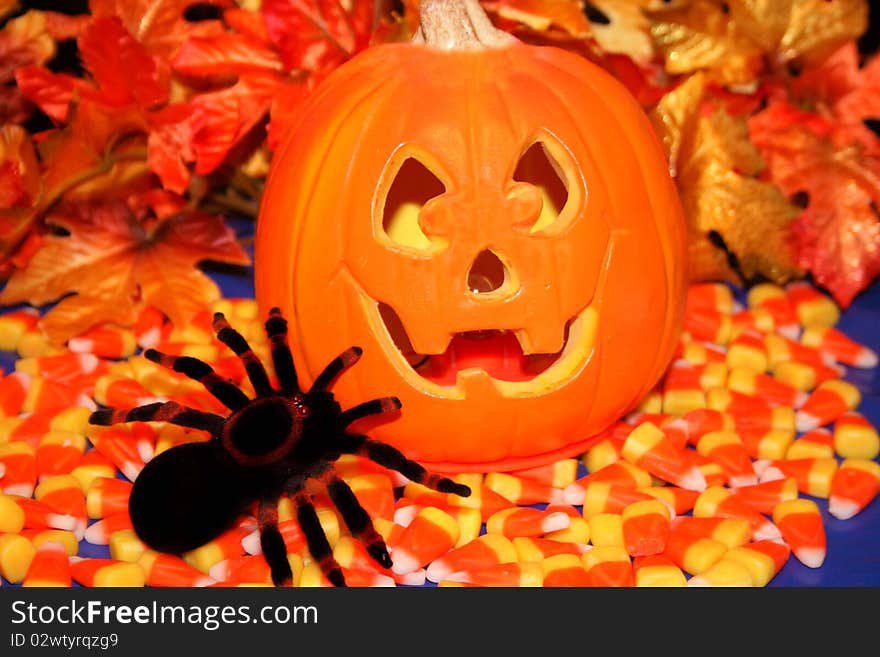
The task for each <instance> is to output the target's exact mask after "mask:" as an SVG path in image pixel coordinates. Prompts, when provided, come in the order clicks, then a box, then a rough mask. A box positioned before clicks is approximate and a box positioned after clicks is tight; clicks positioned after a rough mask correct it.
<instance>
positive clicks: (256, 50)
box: [172, 32, 282, 77]
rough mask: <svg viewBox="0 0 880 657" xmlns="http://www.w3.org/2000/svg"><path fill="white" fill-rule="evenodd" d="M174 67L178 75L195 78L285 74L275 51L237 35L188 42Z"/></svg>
mask: <svg viewBox="0 0 880 657" xmlns="http://www.w3.org/2000/svg"><path fill="white" fill-rule="evenodd" d="M172 66H173V67H174V70H175V72H177V73H182V74H183V75H192V76H196V77H202V76H205V77H206V76H223V75H229V74H230V73H234V74H240V73H249V72H254V71H266V70H268V71H279V72H280V71H281V70H282V65H281V60H280V58H279V57H278V55H277V54H276V53H275V51H274V50H272V49H271V48H269V47H268V46H266V45H264V44H263V43H260V42H258V41H256V40H254V39H253V38H250V37H247V36H245V35H242V34H236V33H234V32H227V33H225V34H223V35H222V36H220V37H210V38H199V37H194V38H192V39H189V40H188V41H186V42H185V43H184V44H183V45H181V46H180V49H179V50H178V51H177V55H175V57H174V59H173V60H172Z"/></svg>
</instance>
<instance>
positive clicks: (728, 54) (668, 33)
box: [651, 0, 763, 84]
mask: <svg viewBox="0 0 880 657" xmlns="http://www.w3.org/2000/svg"><path fill="white" fill-rule="evenodd" d="M654 18H655V22H654V23H653V24H652V26H651V34H652V35H653V37H654V40H655V43H656V45H657V48H658V49H659V50H660V52H661V53H662V55H663V56H664V58H665V61H666V70H667V71H668V72H669V73H671V74H672V75H681V74H687V73H693V72H695V71H700V70H710V71H713V72H714V73H715V74H716V75H717V77H718V79H719V80H720V81H721V82H723V83H724V84H745V83H748V82H750V81H752V80H754V78H755V76H756V75H757V74H758V72H759V71H760V70H761V68H762V66H763V62H762V52H761V48H760V47H759V46H758V45H757V44H756V43H754V42H753V41H752V40H750V39H749V38H748V37H747V36H746V35H744V34H742V33H740V32H738V31H737V30H736V29H735V26H734V25H733V24H732V23H731V21H730V17H729V15H728V13H726V12H725V11H724V10H723V9H722V7H721V6H720V3H718V2H714V1H712V0H697V1H696V2H694V3H693V4H692V5H691V6H690V7H687V8H686V9H680V10H675V11H664V12H661V13H658V14H656V15H654Z"/></svg>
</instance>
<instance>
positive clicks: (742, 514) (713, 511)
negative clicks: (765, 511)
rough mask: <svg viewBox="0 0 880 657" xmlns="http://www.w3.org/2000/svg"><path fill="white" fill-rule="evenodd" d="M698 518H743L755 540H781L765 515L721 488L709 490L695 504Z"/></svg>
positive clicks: (775, 528)
mask: <svg viewBox="0 0 880 657" xmlns="http://www.w3.org/2000/svg"><path fill="white" fill-rule="evenodd" d="M694 516H695V517H697V518H712V517H718V518H742V519H743V520H746V521H748V523H749V524H750V525H751V527H752V534H753V536H754V538H755V540H758V541H760V540H762V539H768V540H776V539H779V538H781V535H780V533H779V529H778V528H777V527H776V526H775V525H774V524H773V523H771V522H770V521H769V520H767V518H765V517H764V516H763V515H761V514H760V513H758V512H757V511H755V510H754V509H753V508H752V507H750V506H749V505H748V504H747V503H746V502H745V501H743V500H742V499H740V498H738V497H736V496H735V495H734V494H733V492H732V491H730V490H727V489H726V488H723V487H721V486H712V487H711V488H707V489H706V490H705V491H704V492H703V493H702V494H701V495H700V497H699V498H697V502H696V504H694Z"/></svg>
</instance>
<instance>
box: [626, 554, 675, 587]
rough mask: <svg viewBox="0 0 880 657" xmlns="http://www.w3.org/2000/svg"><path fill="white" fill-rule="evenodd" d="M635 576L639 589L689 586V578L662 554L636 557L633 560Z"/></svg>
mask: <svg viewBox="0 0 880 657" xmlns="http://www.w3.org/2000/svg"><path fill="white" fill-rule="evenodd" d="M633 574H634V575H635V585H636V586H638V587H649V588H657V587H673V586H687V578H686V577H685V575H684V573H683V572H682V571H681V568H679V567H678V566H676V565H675V563H673V561H672V559H670V558H669V557H667V556H665V555H662V554H652V555H649V556H645V557H636V558H635V559H634V560H633Z"/></svg>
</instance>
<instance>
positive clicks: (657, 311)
mask: <svg viewBox="0 0 880 657" xmlns="http://www.w3.org/2000/svg"><path fill="white" fill-rule="evenodd" d="M684 267H685V229H684V219H683V216H682V211H681V207H680V204H679V201H678V197H677V195H676V191H675V188H674V186H673V183H672V181H671V179H670V177H669V173H668V168H667V163H666V160H665V157H664V155H663V152H662V149H661V147H660V145H659V143H658V141H657V139H656V137H655V134H654V133H653V132H652V128H651V127H650V124H649V122H648V120H647V118H646V117H645V115H644V113H643V111H642V109H641V107H640V106H639V105H638V104H637V103H636V102H635V100H634V99H633V98H632V97H631V95H630V94H629V93H628V92H627V90H626V89H625V88H624V87H623V86H622V85H621V84H620V83H619V82H618V81H617V80H615V79H614V78H613V77H612V76H611V75H609V74H608V73H606V72H605V71H604V70H602V69H601V68H599V67H598V66H595V65H593V64H591V63H590V62H588V61H586V60H584V59H583V58H581V57H578V56H577V55H574V54H571V53H569V52H566V51H563V50H561V49H557V48H552V47H536V46H530V45H526V44H524V43H522V42H520V41H519V40H517V39H515V38H514V37H512V36H511V35H510V34H508V33H506V32H503V31H501V30H497V29H496V28H495V27H494V26H493V25H492V24H491V22H490V21H489V19H488V18H487V16H486V15H485V14H484V13H483V11H482V9H481V8H480V6H479V3H478V2H477V1H476V0H436V1H433V0H428V1H423V2H422V8H421V29H420V32H419V34H418V35H417V36H416V38H415V39H414V40H413V42H412V43H397V44H385V45H381V46H377V47H375V48H372V49H368V50H366V51H364V52H363V53H361V54H360V55H358V56H357V57H355V58H353V59H352V60H350V61H349V62H348V63H346V64H345V65H343V66H342V67H340V68H339V69H337V70H336V71H335V72H334V73H333V74H332V75H331V76H330V77H329V78H328V79H327V80H325V81H324V82H323V83H322V85H321V86H320V87H319V88H318V89H317V90H316V91H315V92H314V93H313V95H312V96H310V98H309V99H308V100H307V101H306V103H305V104H304V106H303V108H302V110H301V111H300V113H299V115H298V121H297V123H295V124H294V125H293V126H292V127H291V129H290V132H289V133H288V136H287V139H286V141H285V143H284V144H283V146H282V148H280V149H279V151H278V152H277V153H276V154H275V157H274V160H273V162H272V166H271V171H270V175H269V178H268V180H267V184H266V188H265V194H264V198H263V202H262V207H261V213H260V216H259V219H258V230H257V238H256V254H255V271H256V293H257V299H258V301H259V303H260V304H261V306H262V307H263V310H264V311H265V310H266V309H268V308H269V307H270V306H274V305H277V306H279V307H281V308H282V310H283V311H284V313H285V315H286V316H287V317H288V318H289V319H290V336H291V342H292V345H293V350H294V360H295V362H296V365H297V367H298V370H299V374H300V377H301V378H302V379H303V380H305V381H308V380H309V379H310V378H312V379H313V378H314V377H315V376H316V375H317V374H318V373H319V372H320V371H321V370H322V368H323V367H324V366H325V365H326V364H327V363H328V362H329V361H330V360H331V359H332V358H334V357H335V356H336V355H337V354H339V353H340V352H341V351H342V350H343V349H345V348H347V347H349V346H350V345H358V346H360V347H362V348H363V350H364V352H363V357H362V360H361V362H360V364H359V365H358V366H357V367H356V368H352V370H350V371H348V372H346V373H345V375H344V376H342V377H340V378H339V380H338V382H337V383H336V384H335V387H334V392H335V393H336V395H337V398H338V399H339V400H340V401H341V403H342V405H343V406H350V405H353V404H357V403H360V402H363V401H365V400H368V399H373V398H377V397H383V396H387V395H396V396H397V397H399V398H400V400H401V401H402V402H403V408H402V410H401V413H400V416H399V417H397V418H396V419H394V420H393V421H390V422H388V421H385V422H384V423H382V424H377V425H375V426H370V427H369V430H370V433H371V435H373V436H375V437H376V438H377V439H380V440H383V441H386V442H389V443H391V444H393V445H395V446H396V447H398V448H399V449H401V450H402V451H403V452H404V453H406V454H407V455H408V456H409V457H410V458H413V459H415V460H418V461H420V462H422V463H424V464H425V465H426V466H429V467H430V468H432V469H434V470H439V471H474V470H490V469H500V470H503V469H507V470H509V469H513V468H522V467H529V466H535V465H538V464H542V463H546V462H549V461H551V460H552V459H558V458H563V457H567V456H573V455H576V454H578V453H580V452H581V451H583V449H584V448H585V447H586V446H587V445H588V444H589V441H590V439H591V437H592V436H594V435H595V434H597V433H598V432H600V431H601V430H602V429H604V428H606V427H607V426H608V425H609V424H610V423H611V422H613V421H614V420H615V419H616V418H618V417H620V416H621V415H622V414H624V413H626V412H628V411H630V410H632V409H633V408H634V407H635V406H636V405H637V404H638V402H639V401H640V400H641V399H642V398H643V397H644V395H645V394H647V393H648V392H649V391H650V390H651V389H652V387H653V386H654V385H655V384H656V383H657V381H658V380H659V378H660V376H661V375H662V373H663V371H664V369H665V367H666V366H667V365H668V363H669V360H670V358H671V357H672V353H673V350H674V347H675V343H676V341H677V339H678V334H679V330H680V326H681V320H682V313H683V301H684V288H685V280H686V278H685V271H684ZM383 419H384V418H383Z"/></svg>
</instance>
